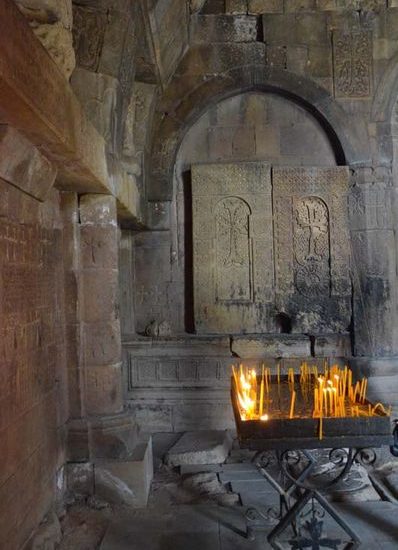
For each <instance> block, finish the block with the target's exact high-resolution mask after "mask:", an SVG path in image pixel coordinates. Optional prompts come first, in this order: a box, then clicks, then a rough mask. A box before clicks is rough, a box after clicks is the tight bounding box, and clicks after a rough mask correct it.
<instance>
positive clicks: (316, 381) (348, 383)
mask: <svg viewBox="0 0 398 550" xmlns="http://www.w3.org/2000/svg"><path fill="white" fill-rule="evenodd" d="M232 371H233V377H234V381H235V386H236V392H237V397H238V401H239V405H240V409H241V419H242V420H261V421H266V420H268V419H269V414H268V413H266V412H265V410H264V406H265V403H266V401H267V400H268V398H269V393H270V386H271V370H270V369H269V368H267V367H265V366H264V365H263V366H262V370H261V382H260V387H259V388H258V378H257V372H256V370H255V369H247V368H244V367H243V365H240V367H239V370H237V369H236V367H235V366H233V367H232ZM276 379H277V384H278V390H280V384H281V368H280V365H279V364H278V365H277V370H276ZM287 381H288V385H289V389H290V407H289V418H294V416H295V414H294V413H295V404H296V389H295V388H296V386H295V384H296V380H295V375H294V370H293V369H292V368H289V369H288V371H287ZM299 382H300V389H301V392H302V394H303V396H306V397H308V396H309V395H310V394H311V392H313V393H312V395H313V410H312V417H313V418H319V437H320V439H322V435H323V417H324V416H325V417H346V416H373V415H375V413H376V412H377V411H379V410H380V411H382V413H383V414H387V415H389V414H391V407H390V410H389V411H387V410H386V409H385V408H384V406H383V405H382V404H381V403H377V404H376V405H372V404H371V403H368V404H367V406H366V405H365V403H366V391H367V385H368V381H367V378H362V380H361V381H357V382H356V383H355V385H354V384H353V373H352V370H351V369H349V368H348V367H347V366H346V367H344V369H341V368H340V367H339V366H337V365H333V366H331V367H329V366H328V365H327V364H325V367H324V372H323V373H322V374H320V373H318V367H317V366H312V367H309V366H308V365H307V363H303V364H302V365H301V366H300V378H299ZM258 390H259V391H258Z"/></svg>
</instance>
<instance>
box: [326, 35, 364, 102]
mask: <svg viewBox="0 0 398 550" xmlns="http://www.w3.org/2000/svg"><path fill="white" fill-rule="evenodd" d="M371 36H372V35H371V33H370V32H368V31H359V32H352V33H343V32H340V31H336V32H335V33H334V34H333V65H334V93H335V96H336V97H338V98H345V97H347V98H348V97H353V98H361V97H369V96H370V94H371V78H372V40H371Z"/></svg>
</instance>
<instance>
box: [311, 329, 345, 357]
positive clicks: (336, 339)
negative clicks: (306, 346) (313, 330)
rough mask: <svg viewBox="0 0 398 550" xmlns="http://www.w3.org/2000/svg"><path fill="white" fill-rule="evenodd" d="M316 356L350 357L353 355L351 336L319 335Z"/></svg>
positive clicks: (315, 345) (316, 340)
mask: <svg viewBox="0 0 398 550" xmlns="http://www.w3.org/2000/svg"><path fill="white" fill-rule="evenodd" d="M314 353H315V356H319V357H349V356H350V355H351V338H350V335H349V334H336V335H332V334H325V335H317V336H316V337H315V344H314Z"/></svg>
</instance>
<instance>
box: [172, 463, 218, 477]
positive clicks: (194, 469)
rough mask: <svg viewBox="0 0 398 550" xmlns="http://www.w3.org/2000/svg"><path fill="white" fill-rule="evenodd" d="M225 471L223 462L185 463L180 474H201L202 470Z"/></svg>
mask: <svg viewBox="0 0 398 550" xmlns="http://www.w3.org/2000/svg"><path fill="white" fill-rule="evenodd" d="M221 471H223V466H221V464H183V465H182V466H180V474H181V475H182V476H185V475H188V474H200V473H202V472H214V473H218V472H221Z"/></svg>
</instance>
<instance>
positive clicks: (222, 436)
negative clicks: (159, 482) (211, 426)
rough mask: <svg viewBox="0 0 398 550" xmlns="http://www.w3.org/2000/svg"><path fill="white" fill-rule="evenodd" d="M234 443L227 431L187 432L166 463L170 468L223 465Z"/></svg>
mask: <svg viewBox="0 0 398 550" xmlns="http://www.w3.org/2000/svg"><path fill="white" fill-rule="evenodd" d="M232 441H233V439H232V437H231V434H230V433H228V431H226V430H225V431H218V430H206V431H205V430H203V431H197V432H186V433H184V434H183V435H182V436H181V438H180V439H179V440H178V441H177V443H176V444H175V445H173V447H172V448H171V449H170V450H169V452H168V453H167V455H166V463H167V464H168V465H169V466H182V465H187V464H189V465H196V464H221V463H223V462H224V461H225V459H226V458H227V456H228V454H229V452H230V450H231V447H232Z"/></svg>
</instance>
